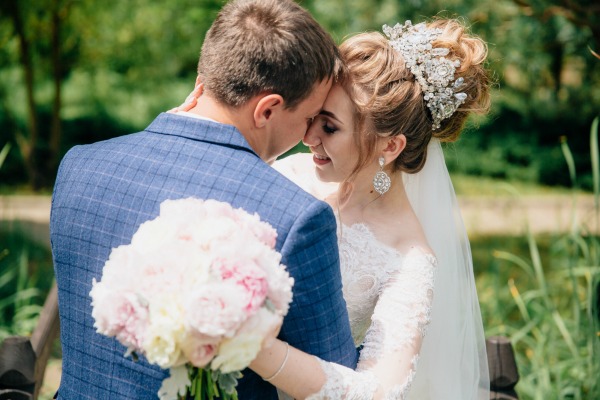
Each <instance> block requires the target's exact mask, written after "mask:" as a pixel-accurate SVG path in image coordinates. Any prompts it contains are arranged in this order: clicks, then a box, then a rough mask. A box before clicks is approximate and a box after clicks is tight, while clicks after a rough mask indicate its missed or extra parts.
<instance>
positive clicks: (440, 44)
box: [340, 19, 490, 173]
mask: <svg viewBox="0 0 600 400" xmlns="http://www.w3.org/2000/svg"><path fill="white" fill-rule="evenodd" d="M427 29H428V30H429V29H439V31H438V32H439V36H437V38H436V39H435V40H433V41H432V42H431V44H432V47H433V48H446V49H448V54H447V55H445V59H447V60H449V61H450V62H453V63H456V60H458V61H459V62H460V66H458V67H456V71H455V72H454V77H453V78H452V81H454V82H455V81H456V80H458V79H459V78H461V77H462V78H463V79H464V81H462V80H461V81H460V82H463V83H462V85H460V88H459V89H460V92H461V93H464V94H466V98H464V101H462V102H460V104H459V105H458V108H456V111H454V112H453V113H452V115H451V116H449V117H447V118H445V119H442V120H441V121H439V120H434V117H433V115H432V112H431V111H430V109H429V108H428V103H427V101H426V100H425V94H426V93H425V92H424V90H423V88H422V86H421V84H420V83H419V82H418V81H417V78H416V77H415V75H414V74H413V73H412V72H411V70H410V68H409V67H408V66H407V62H406V60H405V58H404V57H403V55H402V53H401V52H400V51H398V50H396V49H394V48H393V47H392V44H391V42H390V40H389V39H388V38H387V37H386V36H384V35H383V34H381V33H379V32H370V33H362V34H358V35H356V36H353V37H351V38H349V39H347V40H346V41H344V43H342V45H341V46H340V52H341V56H342V58H343V59H344V61H345V63H346V65H347V70H346V71H345V72H346V73H345V74H344V76H343V77H342V80H341V84H342V86H343V87H344V89H345V90H346V92H347V93H348V95H349V96H350V98H351V100H352V102H353V104H354V106H355V135H356V141H357V145H358V148H359V154H360V157H359V161H358V164H357V166H356V168H355V171H354V173H356V172H358V171H359V170H360V169H361V168H363V167H364V166H365V165H366V164H367V163H369V162H370V161H372V160H373V158H374V157H377V155H376V154H374V151H375V145H376V143H377V139H378V138H385V137H391V136H396V135H400V134H404V135H405V136H406V148H405V149H404V151H402V153H401V154H400V155H399V156H398V158H397V159H396V160H395V162H394V163H393V165H392V168H393V171H397V170H401V171H404V172H407V173H416V172H418V171H420V170H421V169H422V168H423V166H424V165H425V160H426V157H427V145H428V144H429V141H430V140H431V138H432V137H434V138H437V139H439V140H440V141H442V142H453V141H455V140H457V139H458V136H459V135H460V132H461V130H462V128H463V126H464V124H465V121H466V119H467V117H468V115H469V113H478V114H483V113H485V112H487V111H488V109H489V106H490V96H489V86H490V78H489V75H488V72H487V70H486V69H485V68H484V63H485V60H486V56H487V46H486V44H485V42H483V41H482V40H481V39H480V38H478V37H476V36H473V35H471V34H469V33H468V32H467V31H466V28H465V27H464V26H463V25H462V24H461V23H460V22H458V21H457V20H452V19H451V20H436V21H433V22H430V23H428V24H427ZM442 51H443V52H445V50H442ZM456 65H458V63H456ZM452 81H451V82H452ZM461 96H463V97H464V95H462V94H461ZM461 100H462V98H461ZM436 121H437V122H438V124H439V127H438V128H437V129H434V126H435V125H434V124H435V122H436Z"/></svg>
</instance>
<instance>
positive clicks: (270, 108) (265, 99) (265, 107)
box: [253, 94, 284, 128]
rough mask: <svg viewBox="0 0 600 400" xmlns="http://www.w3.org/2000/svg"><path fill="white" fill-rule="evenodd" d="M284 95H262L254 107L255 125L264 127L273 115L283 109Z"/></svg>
mask: <svg viewBox="0 0 600 400" xmlns="http://www.w3.org/2000/svg"><path fill="white" fill-rule="evenodd" d="M283 104H284V101H283V97H281V95H279V94H268V95H265V96H262V97H261V98H260V99H259V100H258V102H257V103H256V106H255V107H254V114H253V117H254V125H255V126H256V127H257V128H264V127H265V126H266V125H267V124H268V123H269V122H270V121H271V120H272V119H273V116H274V115H275V114H277V113H279V112H280V111H281V110H283Z"/></svg>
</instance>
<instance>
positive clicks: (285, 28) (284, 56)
mask: <svg viewBox="0 0 600 400" xmlns="http://www.w3.org/2000/svg"><path fill="white" fill-rule="evenodd" d="M340 64H341V61H340V58H339V52H338V49H337V46H336V45H335V43H334V41H333V39H332V38H331V36H329V34H328V33H327V32H325V30H324V29H323V28H322V27H321V26H320V25H319V24H318V23H317V22H316V21H315V20H314V18H313V17H312V16H311V15H310V14H309V13H308V12H307V11H306V10H304V9H303V8H302V7H300V6H299V5H298V4H296V3H295V2H293V1H292V0H233V1H231V2H229V3H228V4H226V5H225V6H224V7H223V9H222V10H221V11H220V12H219V15H218V16H217V18H216V19H215V21H214V22H213V24H212V26H211V28H210V29H209V31H208V32H207V34H206V38H205V39H204V44H203V46H202V53H201V55H200V61H199V63H198V75H199V76H200V79H201V80H202V82H203V83H204V88H205V90H206V92H207V93H209V94H210V95H212V96H213V97H214V98H215V99H216V100H217V101H219V102H221V103H223V104H225V105H228V106H232V107H237V106H240V105H242V104H245V103H246V102H247V101H248V100H250V99H251V98H252V97H254V96H256V95H258V94H260V93H277V94H280V95H281V96H282V97H283V99H284V100H285V102H286V106H287V107H288V108H291V107H294V106H295V105H297V104H298V103H300V102H301V101H302V100H303V99H305V98H306V97H308V95H309V94H310V92H311V90H312V89H313V87H314V85H315V84H316V83H317V82H321V81H323V80H326V79H328V78H330V77H332V76H334V75H336V73H337V69H338V68H339V66H340Z"/></svg>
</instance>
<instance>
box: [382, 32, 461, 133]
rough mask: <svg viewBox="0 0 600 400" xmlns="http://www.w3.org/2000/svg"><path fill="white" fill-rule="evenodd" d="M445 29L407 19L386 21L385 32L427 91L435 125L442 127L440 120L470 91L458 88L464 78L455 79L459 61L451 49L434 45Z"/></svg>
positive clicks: (458, 104)
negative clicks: (392, 25)
mask: <svg viewBox="0 0 600 400" xmlns="http://www.w3.org/2000/svg"><path fill="white" fill-rule="evenodd" d="M442 32H443V31H442V30H441V29H439V28H437V29H430V28H427V26H426V25H425V23H423V22H422V23H420V24H417V25H413V24H412V22H411V21H406V22H405V23H404V25H400V24H399V23H398V24H396V25H394V27H390V26H388V25H383V33H385V35H386V36H387V37H388V38H389V41H390V45H391V46H392V47H393V48H394V49H395V50H396V51H398V52H399V53H400V54H402V57H404V61H405V62H406V67H407V68H408V69H409V70H410V72H412V74H413V75H414V76H415V79H416V80H417V82H419V85H420V86H421V89H422V90H423V92H424V98H425V102H426V103H427V107H428V108H429V110H430V111H431V116H432V117H433V123H432V129H433V130H436V129H439V128H440V123H441V122H442V121H443V120H445V119H446V118H448V117H450V116H451V115H452V114H454V112H455V111H456V110H457V109H458V107H459V106H460V105H461V104H462V103H464V102H465V100H466V99H467V94H466V93H464V92H459V89H460V88H461V87H462V86H463V85H464V79H463V78H462V77H461V78H458V79H456V80H455V79H454V73H455V71H456V68H458V67H460V61H458V60H449V59H447V58H446V56H447V55H448V54H449V53H450V50H448V49H447V48H444V47H435V48H434V47H433V42H434V41H435V40H436V39H437V38H438V37H439V36H440V35H441V34H442Z"/></svg>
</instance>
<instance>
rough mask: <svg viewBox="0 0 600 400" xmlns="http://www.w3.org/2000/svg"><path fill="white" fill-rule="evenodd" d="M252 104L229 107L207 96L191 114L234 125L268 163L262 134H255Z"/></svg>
mask: <svg viewBox="0 0 600 400" xmlns="http://www.w3.org/2000/svg"><path fill="white" fill-rule="evenodd" d="M253 110H254V108H253V107H252V104H250V103H249V104H245V105H242V106H240V107H236V108H233V107H229V106H226V105H223V104H222V103H219V102H218V101H216V100H215V99H214V98H212V97H210V96H209V95H207V94H203V95H202V96H201V97H200V98H198V102H197V104H196V106H195V107H194V108H192V109H191V110H189V112H191V113H194V114H197V115H199V116H201V117H204V118H209V119H212V120H214V121H216V122H219V123H221V124H227V125H233V126H235V127H236V128H237V130H238V131H240V133H241V134H242V136H244V138H245V139H246V141H247V142H248V144H250V147H252V150H254V151H255V152H256V154H258V156H259V157H260V158H262V159H263V160H264V161H265V162H268V161H269V160H268V158H269V157H268V156H267V154H266V147H268V146H266V145H265V143H263V141H264V139H262V140H261V136H262V135H260V133H257V132H255V131H256V129H255V127H254V123H253V122H254V119H253Z"/></svg>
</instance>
